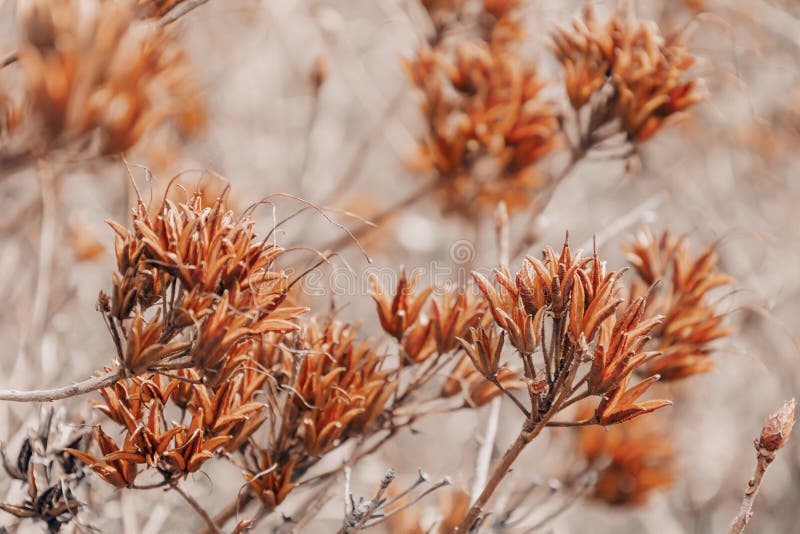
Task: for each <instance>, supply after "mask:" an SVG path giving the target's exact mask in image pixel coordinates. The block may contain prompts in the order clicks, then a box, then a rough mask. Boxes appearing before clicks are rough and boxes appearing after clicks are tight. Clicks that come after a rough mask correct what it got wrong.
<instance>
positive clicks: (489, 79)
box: [405, 41, 560, 216]
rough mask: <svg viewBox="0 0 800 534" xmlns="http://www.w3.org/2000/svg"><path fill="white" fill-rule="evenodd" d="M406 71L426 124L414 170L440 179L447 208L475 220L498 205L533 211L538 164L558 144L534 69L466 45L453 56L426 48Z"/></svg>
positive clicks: (553, 117)
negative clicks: (416, 91)
mask: <svg viewBox="0 0 800 534" xmlns="http://www.w3.org/2000/svg"><path fill="white" fill-rule="evenodd" d="M405 67H406V71H407V72H408V76H409V78H410V79H411V81H412V83H413V84H414V85H415V86H416V87H417V88H418V89H419V91H420V95H421V109H422V113H423V115H424V117H425V120H426V122H427V125H428V132H427V134H426V136H425V138H424V140H423V142H422V144H421V145H420V147H419V156H418V159H417V161H416V162H415V163H414V167H415V168H416V169H418V170H419V171H421V172H422V171H430V170H433V171H435V172H436V174H437V176H438V177H439V178H438V179H439V180H441V181H442V185H443V187H444V188H443V189H442V191H441V192H442V199H443V201H444V202H445V209H446V210H447V211H455V212H457V213H460V214H463V215H464V216H471V215H472V214H474V213H475V211H476V210H484V209H485V210H489V209H494V207H495V206H496V205H497V203H498V202H500V201H505V203H506V204H507V206H508V208H509V209H510V210H512V211H513V210H517V209H520V208H522V207H523V206H526V205H528V203H529V202H530V200H531V198H532V196H533V195H534V194H535V193H536V192H537V191H538V190H539V189H540V188H541V187H542V185H543V183H544V181H545V179H544V176H542V174H541V173H540V172H539V171H538V170H537V168H536V165H535V164H536V163H537V162H539V161H540V160H541V159H542V158H543V157H544V156H546V155H547V154H548V153H550V152H551V151H552V150H553V149H554V148H555V147H556V146H558V143H559V142H560V137H559V131H560V129H559V123H558V118H557V112H556V109H555V107H554V106H553V105H552V104H551V103H550V102H548V101H546V100H544V99H543V98H542V97H541V96H540V91H541V89H542V87H543V86H544V82H543V81H542V80H541V79H540V78H539V76H538V75H537V73H536V70H535V68H534V67H533V65H531V64H529V63H526V62H525V61H523V60H522V59H521V58H520V56H519V55H518V54H517V53H516V52H514V51H513V50H510V49H497V48H492V47H490V46H489V45H488V44H486V43H485V42H483V41H474V42H473V41H466V42H461V43H459V44H458V46H456V48H455V50H454V51H453V52H452V53H451V52H450V51H448V50H446V49H443V48H441V47H438V48H433V49H432V48H428V47H425V46H423V47H421V48H420V49H419V50H418V51H417V56H416V57H415V58H414V59H413V60H410V61H406V62H405Z"/></svg>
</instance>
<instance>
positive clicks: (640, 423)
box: [578, 417, 676, 506]
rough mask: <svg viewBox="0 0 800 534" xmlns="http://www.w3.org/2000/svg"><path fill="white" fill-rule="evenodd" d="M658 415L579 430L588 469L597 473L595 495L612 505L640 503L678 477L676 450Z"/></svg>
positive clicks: (592, 493)
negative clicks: (628, 422) (623, 423)
mask: <svg viewBox="0 0 800 534" xmlns="http://www.w3.org/2000/svg"><path fill="white" fill-rule="evenodd" d="M659 423H660V421H659V420H657V419H656V418H654V417H646V418H641V419H637V420H636V421H633V422H631V423H630V424H626V425H620V426H615V427H613V428H608V429H603V428H600V427H596V426H589V427H582V428H580V429H579V430H578V447H579V450H580V453H581V455H582V457H583V458H584V459H585V460H586V463H587V467H586V468H587V469H591V470H592V471H594V472H595V473H596V476H597V481H596V482H595V484H594V487H593V488H592V490H591V492H590V494H589V495H590V496H591V497H592V498H593V499H597V500H598V501H602V502H604V503H606V504H610V505H625V506H640V505H642V504H644V503H645V502H646V501H647V499H648V498H649V497H650V494H651V493H653V492H654V491H657V490H661V489H664V488H666V487H669V486H671V485H672V484H673V483H674V481H675V478H676V473H675V460H676V451H675V449H674V446H673V444H672V441H671V439H670V436H669V434H668V433H667V432H666V429H665V428H664V426H663V425H662V424H659Z"/></svg>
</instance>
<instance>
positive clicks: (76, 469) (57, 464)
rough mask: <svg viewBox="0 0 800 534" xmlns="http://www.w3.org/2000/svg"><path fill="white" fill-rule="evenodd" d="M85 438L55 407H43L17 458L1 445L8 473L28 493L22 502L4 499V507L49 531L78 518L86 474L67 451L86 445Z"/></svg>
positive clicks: (1, 506)
mask: <svg viewBox="0 0 800 534" xmlns="http://www.w3.org/2000/svg"><path fill="white" fill-rule="evenodd" d="M84 438H85V435H84V434H83V433H81V432H75V431H72V430H70V429H69V428H67V425H65V424H64V421H62V420H61V417H60V416H58V415H55V413H54V411H53V410H52V409H47V410H42V414H41V418H40V421H39V427H38V428H37V429H36V431H35V432H31V433H30V435H29V436H27V437H26V438H25V439H24V440H23V442H22V445H21V446H20V449H19V452H18V454H17V457H16V459H15V460H14V461H11V460H10V459H9V458H8V456H6V451H5V450H4V449H2V448H0V456H2V459H3V467H4V469H5V472H6V474H7V475H8V476H9V478H10V479H12V480H16V481H19V483H20V484H21V485H22V487H23V488H24V489H25V493H26V497H25V498H24V500H23V501H22V502H20V503H18V504H9V503H4V502H0V510H2V511H4V512H6V513H8V514H11V515H12V516H14V517H16V518H18V519H32V520H34V521H37V522H41V523H43V524H44V525H45V526H46V528H47V530H48V532H59V531H60V530H61V527H62V526H64V525H66V524H68V523H71V522H72V521H73V520H75V518H76V517H77V515H78V512H79V511H80V509H81V508H82V507H83V506H84V504H83V503H82V502H80V500H79V499H78V497H77V495H76V492H77V491H78V487H79V486H80V485H81V484H82V483H83V482H84V481H85V474H84V473H83V471H82V470H81V467H80V464H79V463H78V462H76V461H75V460H74V458H73V457H72V456H71V455H70V454H68V452H67V451H70V450H75V449H74V448H75V447H85V446H86V439H84Z"/></svg>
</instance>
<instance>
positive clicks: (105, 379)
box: [0, 367, 125, 402]
mask: <svg viewBox="0 0 800 534" xmlns="http://www.w3.org/2000/svg"><path fill="white" fill-rule="evenodd" d="M124 374H125V373H124V371H123V369H122V368H121V367H120V368H117V369H115V370H113V371H108V372H107V373H105V374H102V375H100V376H93V377H92V378H89V379H86V380H84V381H82V382H76V383H75V384H70V385H69V386H64V387H60V388H55V389H39V390H34V391H18V390H16V389H6V390H0V401H10V402H53V401H56V400H61V399H67V398H69V397H77V396H79V395H85V394H86V393H91V392H92V391H96V390H98V389H102V388H105V387H108V386H110V385H112V384H114V383H115V382H116V381H118V380H119V379H121V378H122V377H123V376H124Z"/></svg>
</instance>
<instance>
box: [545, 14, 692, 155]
mask: <svg viewBox="0 0 800 534" xmlns="http://www.w3.org/2000/svg"><path fill="white" fill-rule="evenodd" d="M554 41H555V52H556V56H557V57H558V59H559V61H561V63H562V64H563V65H564V71H565V73H564V80H565V87H566V91H567V94H568V95H569V101H570V104H571V105H572V107H573V108H574V109H576V110H580V109H581V108H583V107H584V106H585V105H586V104H589V103H591V106H592V109H591V117H590V121H607V120H609V119H617V120H618V121H619V122H620V127H621V129H622V130H623V131H624V132H625V133H626V135H627V136H628V138H629V139H630V140H632V141H645V140H647V139H649V138H650V137H652V136H653V135H654V134H655V133H656V132H657V131H658V130H659V128H661V126H662V124H663V123H664V121H665V120H666V119H667V118H669V117H670V116H671V115H673V114H675V113H677V112H679V111H682V110H683V109H685V108H687V107H689V106H691V105H692V104H694V103H696V102H698V101H699V100H701V99H702V98H703V92H702V91H701V90H700V89H699V87H698V84H697V82H696V81H695V80H692V79H690V78H688V77H687V76H686V71H687V70H688V69H689V68H690V67H691V66H692V65H693V64H694V58H693V57H692V55H691V54H690V53H689V51H688V50H687V49H686V48H685V47H683V46H682V45H680V44H679V43H678V42H677V41H676V40H675V39H665V38H664V37H663V36H662V35H661V33H660V32H659V29H658V26H657V25H656V24H655V23H654V22H652V21H645V20H637V19H635V18H633V17H630V16H623V15H621V14H620V13H619V12H617V13H615V14H614V16H612V17H611V18H610V19H609V20H608V21H607V22H606V23H605V24H601V23H600V22H599V21H598V20H597V17H596V15H595V14H594V10H593V9H592V8H591V7H586V8H585V9H584V11H583V15H582V16H581V17H580V18H576V19H575V20H574V21H573V23H572V28H566V27H561V28H559V30H558V32H557V33H556V34H555V36H554ZM606 89H607V90H606Z"/></svg>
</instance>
